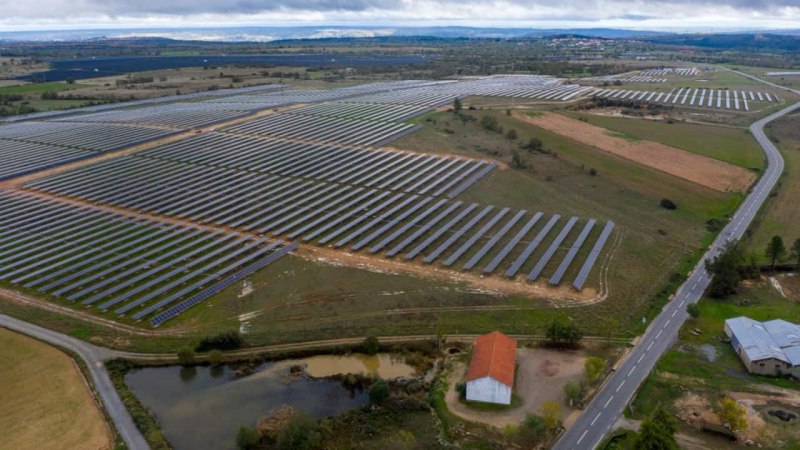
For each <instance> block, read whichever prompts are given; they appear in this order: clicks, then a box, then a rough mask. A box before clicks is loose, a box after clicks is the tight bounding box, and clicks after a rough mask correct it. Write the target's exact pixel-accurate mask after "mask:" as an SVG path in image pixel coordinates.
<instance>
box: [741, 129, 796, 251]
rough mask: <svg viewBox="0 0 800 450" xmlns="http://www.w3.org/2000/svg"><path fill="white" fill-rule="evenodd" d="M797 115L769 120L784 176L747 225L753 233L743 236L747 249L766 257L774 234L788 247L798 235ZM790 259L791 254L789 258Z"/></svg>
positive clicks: (770, 130) (771, 137) (770, 135)
mask: <svg viewBox="0 0 800 450" xmlns="http://www.w3.org/2000/svg"><path fill="white" fill-rule="evenodd" d="M798 125H800V115H798V114H792V115H789V116H786V117H783V118H781V119H778V120H777V121H775V122H773V123H772V124H770V125H769V126H768V127H767V129H766V132H767V135H768V136H769V137H770V139H771V140H772V141H773V142H776V146H777V147H778V149H779V150H780V151H781V154H782V155H783V159H784V163H785V167H784V172H783V176H782V177H781V179H780V181H779V182H778V186H777V187H776V188H775V191H774V192H775V195H774V196H773V197H770V198H769V199H768V201H767V203H766V205H765V206H764V207H763V208H762V212H761V214H760V215H759V216H758V217H757V218H756V220H755V221H754V223H753V224H752V225H751V226H750V230H748V231H751V232H752V235H751V236H750V238H749V239H747V240H746V243H747V248H748V250H749V251H751V252H753V253H754V254H756V255H757V256H758V257H759V258H760V259H761V260H762V261H766V260H767V258H766V255H765V254H764V250H765V249H766V247H767V243H768V242H769V240H770V239H772V237H773V236H781V237H782V238H783V240H784V243H785V244H786V246H787V248H788V247H790V246H791V245H792V243H793V242H794V240H795V239H797V238H800V208H797V198H798V195H800V128H798ZM788 256H789V255H788V254H787V257H788ZM791 259H793V258H791Z"/></svg>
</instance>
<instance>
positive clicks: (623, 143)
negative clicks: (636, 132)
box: [516, 113, 756, 192]
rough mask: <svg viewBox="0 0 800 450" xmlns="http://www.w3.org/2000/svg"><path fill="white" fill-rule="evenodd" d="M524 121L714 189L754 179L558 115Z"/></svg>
mask: <svg viewBox="0 0 800 450" xmlns="http://www.w3.org/2000/svg"><path fill="white" fill-rule="evenodd" d="M516 117H517V118H518V119H520V120H522V121H524V122H527V123H530V124H531V125H535V126H537V127H539V128H543V129H545V130H548V131H552V132H554V133H558V134H560V135H562V136H566V137H568V138H570V139H574V140H576V141H578V142H581V143H583V144H587V145H591V146H593V147H595V148H598V149H600V150H603V151H606V152H609V153H612V154H614V155H617V156H621V157H623V158H625V159H629V160H631V161H634V162H637V163H639V164H642V165H645V166H648V167H652V168H654V169H657V170H660V171H662V172H666V173H668V174H671V175H675V176H676V177H679V178H683V179H685V180H689V181H691V182H694V183H697V184H700V185H702V186H706V187H708V188H711V189H714V190H717V191H722V192H726V191H740V192H744V191H745V190H747V188H748V187H750V185H751V184H753V182H754V181H755V180H756V176H755V175H754V174H753V173H751V172H749V171H747V170H746V169H744V168H742V167H739V166H735V165H733V164H729V163H726V162H723V161H718V160H716V159H712V158H708V157H705V156H702V155H697V154H694V153H690V152H687V151H685V150H681V149H678V148H675V147H670V146H668V145H664V144H659V143H658V142H653V141H645V140H642V141H629V140H627V139H624V138H621V137H615V136H610V135H609V134H608V130H606V129H605V128H602V127H598V126H596V125H592V124H589V123H586V122H582V121H580V120H577V119H573V118H571V117H566V116H562V115H560V114H553V113H544V114H542V115H541V117H531V116H528V115H525V114H517V115H516Z"/></svg>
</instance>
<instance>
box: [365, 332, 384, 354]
mask: <svg viewBox="0 0 800 450" xmlns="http://www.w3.org/2000/svg"><path fill="white" fill-rule="evenodd" d="M361 348H362V349H363V350H364V353H366V354H368V355H375V354H377V353H378V350H380V349H381V343H380V341H378V338H376V337H375V336H368V337H367V338H366V339H364V343H363V344H361Z"/></svg>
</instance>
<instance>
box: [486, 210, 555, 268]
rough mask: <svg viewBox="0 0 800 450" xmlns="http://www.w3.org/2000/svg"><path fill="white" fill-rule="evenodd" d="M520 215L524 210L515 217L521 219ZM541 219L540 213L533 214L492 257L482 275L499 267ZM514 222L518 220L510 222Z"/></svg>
mask: <svg viewBox="0 0 800 450" xmlns="http://www.w3.org/2000/svg"><path fill="white" fill-rule="evenodd" d="M522 214H525V211H524V210H523V211H520V212H519V213H517V216H520V217H521V216H522ZM541 217H542V213H540V212H537V213H536V214H534V216H533V217H532V218H531V219H530V220H529V221H528V222H527V223H526V224H525V225H523V227H522V228H521V229H520V230H519V231H518V232H517V234H515V235H514V237H513V238H512V239H511V240H510V241H509V242H508V243H507V244H506V246H505V247H503V249H502V250H500V252H499V253H498V254H497V255H496V256H495V257H494V259H492V261H491V262H490V263H489V264H488V265H487V266H486V267H485V268H484V269H483V273H485V274H490V273H492V272H493V271H494V269H496V268H497V266H498V265H500V263H501V262H502V261H503V259H505V257H506V256H508V254H509V253H511V251H512V250H513V249H514V247H516V246H517V244H518V243H519V241H520V240H522V238H523V237H525V235H526V234H528V231H530V229H531V228H533V226H534V225H536V222H538V221H539V219H540V218H541ZM516 220H518V217H515V218H514V219H512V221H516ZM487 245H488V244H487ZM476 263H477V261H476ZM470 268H471V267H470Z"/></svg>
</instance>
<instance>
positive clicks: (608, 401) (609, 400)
mask: <svg viewBox="0 0 800 450" xmlns="http://www.w3.org/2000/svg"><path fill="white" fill-rule="evenodd" d="M613 399H614V396H613V395H612V396H611V397H610V398H609V399H608V400H606V404H605V405H603V409H606V408H607V407H608V404H609V403H611V400H613Z"/></svg>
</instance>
